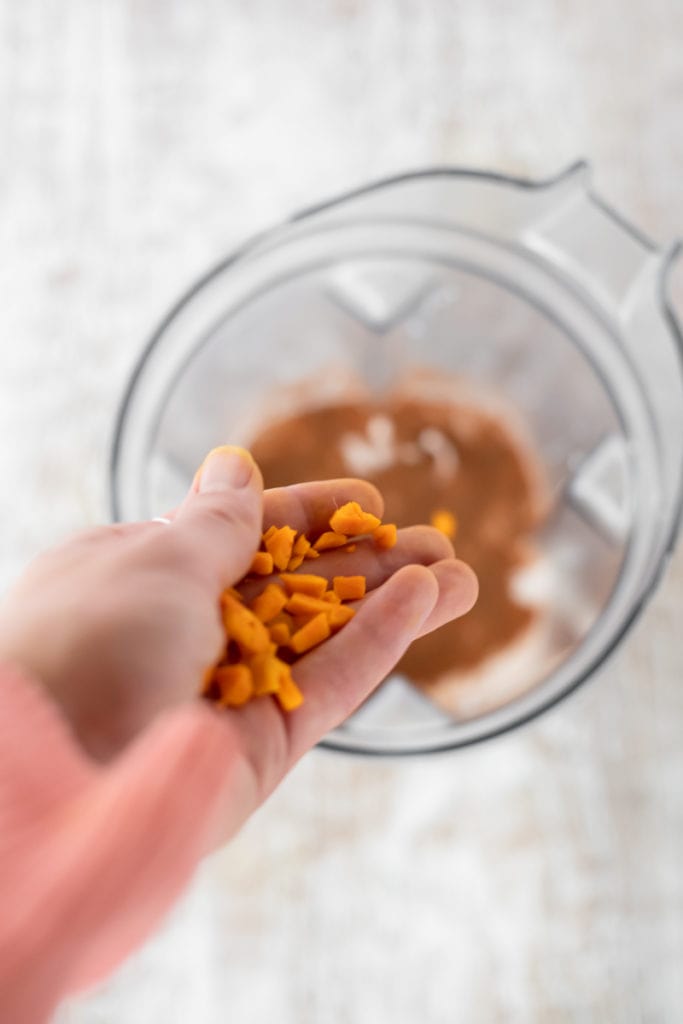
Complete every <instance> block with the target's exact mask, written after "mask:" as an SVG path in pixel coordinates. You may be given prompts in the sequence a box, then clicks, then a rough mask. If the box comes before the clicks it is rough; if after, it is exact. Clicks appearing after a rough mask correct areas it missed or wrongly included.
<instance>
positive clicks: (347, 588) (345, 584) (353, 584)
mask: <svg viewBox="0 0 683 1024" xmlns="http://www.w3.org/2000/svg"><path fill="white" fill-rule="evenodd" d="M332 586H333V587H334V592H335V594H338V595H339V597H340V598H341V599H342V601H357V600H358V599H359V598H361V597H363V596H364V595H365V576H335V577H334V579H333V580H332Z"/></svg>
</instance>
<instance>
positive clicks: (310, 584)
mask: <svg viewBox="0 0 683 1024" xmlns="http://www.w3.org/2000/svg"><path fill="white" fill-rule="evenodd" d="M280 579H281V580H282V582H283V583H284V585H285V590H286V591H287V593H288V594H290V595H291V594H308V596H309V597H322V596H323V594H324V593H325V591H326V590H327V577H326V576H315V575H314V574H313V573H307V572H298V573H289V572H283V573H281V575H280Z"/></svg>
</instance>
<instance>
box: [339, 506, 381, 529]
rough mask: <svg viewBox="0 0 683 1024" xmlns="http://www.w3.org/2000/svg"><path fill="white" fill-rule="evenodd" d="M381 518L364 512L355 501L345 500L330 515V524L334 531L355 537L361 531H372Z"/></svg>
mask: <svg viewBox="0 0 683 1024" xmlns="http://www.w3.org/2000/svg"><path fill="white" fill-rule="evenodd" d="M380 523H381V519H379V517H378V516H373V514H372V512H364V511H363V509H362V508H361V507H360V505H359V504H358V502H357V501H347V502H346V504H345V505H342V506H341V508H338V509H337V511H336V512H335V513H333V515H332V516H330V526H331V527H332V529H333V530H334V532H335V533H344V534H346V535H347V536H348V537H357V536H359V534H361V533H372V531H373V530H376V529H377V527H378V526H379V525H380Z"/></svg>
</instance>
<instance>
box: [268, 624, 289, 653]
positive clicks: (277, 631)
mask: <svg viewBox="0 0 683 1024" xmlns="http://www.w3.org/2000/svg"><path fill="white" fill-rule="evenodd" d="M268 632H269V633H270V639H271V640H272V641H273V643H274V644H277V646H278V647H284V646H285V645H286V644H288V643H289V638H290V636H291V635H292V634H291V632H290V629H289V626H288V625H287V623H286V622H271V624H270V625H269V626H268Z"/></svg>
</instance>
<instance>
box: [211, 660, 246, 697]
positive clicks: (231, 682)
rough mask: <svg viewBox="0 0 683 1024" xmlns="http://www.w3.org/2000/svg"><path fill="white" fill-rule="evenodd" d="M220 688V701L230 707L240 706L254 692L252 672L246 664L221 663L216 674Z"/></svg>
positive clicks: (215, 677)
mask: <svg viewBox="0 0 683 1024" xmlns="http://www.w3.org/2000/svg"><path fill="white" fill-rule="evenodd" d="M214 679H215V681H216V683H217V684H218V688H219V689H220V694H221V695H220V698H219V701H218V703H219V704H222V705H224V706H225V707H229V708H239V707H241V706H242V704H246V703H247V701H248V700H249V699H250V698H251V697H252V696H253V694H254V684H253V680H252V675H251V672H250V671H249V669H248V667H247V666H246V665H242V664H240V665H221V667H220V668H217V669H216V671H215V674H214Z"/></svg>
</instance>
